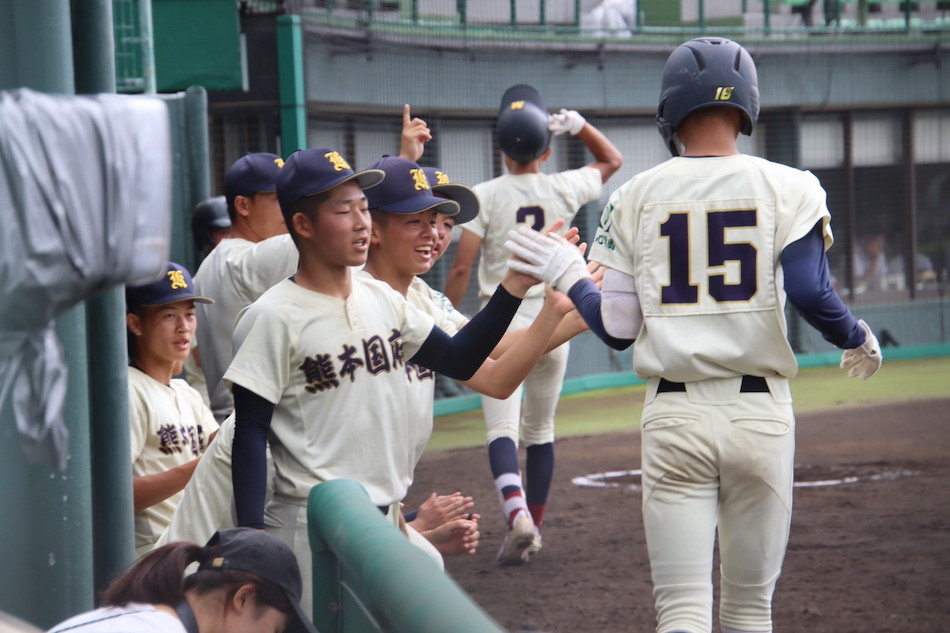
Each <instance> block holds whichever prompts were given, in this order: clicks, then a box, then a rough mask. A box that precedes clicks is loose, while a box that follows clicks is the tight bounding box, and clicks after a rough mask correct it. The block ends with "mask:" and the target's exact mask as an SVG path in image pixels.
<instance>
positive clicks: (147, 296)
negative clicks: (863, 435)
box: [125, 262, 214, 312]
mask: <svg viewBox="0 0 950 633" xmlns="http://www.w3.org/2000/svg"><path fill="white" fill-rule="evenodd" d="M188 299H190V300H192V301H195V302H197V303H214V299H210V298H208V297H202V296H199V295H196V294H195V284H194V282H193V281H192V280H191V275H190V274H189V273H188V270H187V269H186V268H185V267H184V266H181V265H179V264H176V263H175V262H168V264H167V265H166V266H165V272H164V273H163V274H162V276H161V277H159V278H158V279H156V280H154V281H149V282H146V283H142V284H134V285H128V286H126V287H125V307H126V310H127V311H129V312H131V311H132V310H134V309H135V308H138V307H140V306H161V305H165V304H168V303H175V302H176V301H185V300H188Z"/></svg>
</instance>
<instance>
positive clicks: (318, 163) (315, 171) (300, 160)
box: [277, 147, 385, 217]
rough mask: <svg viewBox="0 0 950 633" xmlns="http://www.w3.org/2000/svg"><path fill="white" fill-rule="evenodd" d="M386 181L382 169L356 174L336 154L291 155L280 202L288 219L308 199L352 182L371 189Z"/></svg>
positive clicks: (279, 192) (329, 151) (282, 174)
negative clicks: (301, 202) (296, 205)
mask: <svg viewBox="0 0 950 633" xmlns="http://www.w3.org/2000/svg"><path fill="white" fill-rule="evenodd" d="M384 177H385V174H384V173H383V172H382V171H379V170H378V169H367V170H365V171H353V168H352V167H350V165H349V163H347V162H346V160H344V158H343V157H342V156H340V153H339V152H337V151H336V150H332V149H328V148H325V147H321V148H318V149H301V150H297V151H296V152H294V153H293V154H291V155H290V158H288V159H287V161H286V162H285V163H284V168H283V169H281V170H280V177H279V178H278V179H277V199H278V200H279V201H280V209H281V211H283V212H284V217H290V216H291V215H292V211H291V209H293V206H294V204H296V202H297V201H298V200H300V199H301V198H303V197H304V196H314V195H316V194H318V193H323V192H324V191H327V190H328V189H332V188H333V187H336V186H337V185H340V184H343V183H344V182H347V181H350V180H355V181H356V184H358V185H359V187H360V189H368V188H370V187H374V186H376V185H378V184H379V183H380V182H382V180H383V178H384Z"/></svg>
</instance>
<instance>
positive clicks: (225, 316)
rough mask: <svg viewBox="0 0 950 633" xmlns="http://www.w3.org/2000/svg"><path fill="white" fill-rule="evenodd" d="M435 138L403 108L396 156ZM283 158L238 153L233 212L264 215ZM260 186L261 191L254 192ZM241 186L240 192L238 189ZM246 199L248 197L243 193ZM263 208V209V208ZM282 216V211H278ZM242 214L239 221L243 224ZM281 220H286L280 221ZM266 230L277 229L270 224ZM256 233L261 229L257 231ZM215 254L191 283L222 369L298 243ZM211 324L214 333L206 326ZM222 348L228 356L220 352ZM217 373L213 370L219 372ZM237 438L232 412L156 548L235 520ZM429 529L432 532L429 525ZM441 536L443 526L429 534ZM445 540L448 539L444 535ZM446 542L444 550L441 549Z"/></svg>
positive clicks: (429, 519) (434, 508) (432, 513)
mask: <svg viewBox="0 0 950 633" xmlns="http://www.w3.org/2000/svg"><path fill="white" fill-rule="evenodd" d="M431 138H432V135H431V133H430V131H429V128H428V126H427V125H426V123H425V121H423V120H422V119H419V118H418V117H412V116H411V115H410V111H409V106H408V105H407V106H405V108H404V109H403V127H402V134H401V137H400V156H417V155H421V153H422V151H423V149H424V146H425V143H427V142H428V141H429V140H430V139H431ZM282 164H283V161H280V160H279V159H278V158H277V157H276V156H275V155H274V154H248V155H246V156H244V157H243V158H241V159H239V160H238V161H237V162H236V163H235V164H234V165H233V166H232V168H231V170H230V171H229V173H228V177H226V179H225V187H226V190H227V191H229V192H230V194H231V197H232V198H233V199H234V205H233V206H234V207H235V208H234V212H235V216H236V217H243V215H244V214H243V213H240V212H238V208H240V209H242V210H243V211H246V212H247V213H246V215H247V222H250V217H251V216H252V215H254V216H256V215H257V214H259V213H269V212H270V210H271V209H270V208H269V202H270V199H271V197H272V196H273V195H275V194H272V193H270V192H273V191H275V190H276V186H277V185H276V175H277V173H278V171H279V168H280V165H282ZM256 189H261V191H263V192H264V194H260V193H259V192H258V193H255V192H254V190H256ZM241 192H243V193H241ZM268 194H269V195H268ZM242 198H247V199H242ZM261 206H264V210H263V211H261V208H260V207H261ZM281 218H283V215H281ZM244 222H245V221H244V220H241V221H240V223H242V224H243V223H244ZM285 226H286V223H285ZM269 230H270V232H274V231H276V229H274V228H271V229H269ZM248 232H250V231H248ZM254 233H255V234H258V235H259V234H260V233H261V230H260V229H259V230H256V231H254ZM212 255H213V257H210V256H209V258H208V260H211V261H208V260H206V261H205V262H203V263H202V266H201V267H199V269H198V273H196V275H195V283H196V284H197V285H198V286H199V288H201V289H203V290H202V292H204V293H205V294H209V295H213V296H214V297H215V298H216V300H217V301H216V303H215V306H214V307H215V309H216V310H214V311H211V310H209V311H199V315H198V316H199V322H201V321H202V316H204V318H205V319H206V320H205V325H204V326H202V328H200V330H201V331H204V332H205V334H206V337H205V340H212V341H213V343H214V349H215V350H217V351H218V353H219V354H220V358H219V361H218V366H219V367H220V373H221V375H223V373H224V369H226V368H227V366H228V365H229V364H230V362H231V357H232V354H233V348H232V338H233V333H234V320H235V318H236V317H237V315H238V313H239V312H240V311H241V310H242V309H243V308H245V307H247V306H248V305H250V304H251V303H253V302H254V301H255V300H256V299H257V298H258V297H259V296H260V295H261V294H262V293H263V292H264V291H265V290H266V289H267V288H270V287H271V286H273V285H274V284H276V283H277V282H279V281H280V280H282V279H285V278H287V277H289V276H290V275H292V274H293V273H294V271H295V270H296V268H297V249H296V248H295V247H294V245H293V241H292V240H291V238H290V235H289V234H288V233H287V232H286V229H285V230H284V232H283V233H281V234H279V235H274V236H273V237H269V238H266V239H263V240H261V241H259V242H253V236H251V237H249V238H247V239H244V238H239V237H234V236H232V238H231V239H226V240H223V247H218V248H216V249H215V250H214V251H213V252H212ZM208 328H212V332H213V333H211V334H208V332H207V331H206V330H207V329H208ZM225 351H226V355H225ZM216 373H217V372H216ZM221 389H223V391H224V392H225V395H226V400H225V401H226V403H227V406H225V408H224V409H223V410H220V411H219V412H218V415H223V414H224V413H225V412H228V411H230V407H231V405H230V402H231V400H230V390H228V389H227V388H224V387H222V388H220V389H219V390H221ZM233 437H234V419H233V416H228V417H225V418H224V419H223V420H222V421H221V426H220V429H219V432H218V433H217V435H216V436H215V439H214V440H213V441H212V442H211V445H210V446H209V448H208V455H207V456H206V459H203V460H202V461H201V462H200V463H199V464H198V467H197V468H196V469H195V474H194V476H193V478H192V479H191V480H190V481H189V482H188V485H187V486H186V488H185V491H184V495H183V497H182V499H181V502H180V503H179V505H178V508H177V510H176V512H175V514H174V515H173V516H172V519H171V522H170V524H169V526H168V529H166V530H165V532H163V533H162V536H161V537H159V540H158V541H157V542H156V547H158V546H160V545H163V544H165V543H170V542H174V541H177V540H184V541H192V542H198V543H200V542H203V541H205V540H206V539H208V538H209V537H210V536H211V534H213V533H214V531H215V530H217V529H219V528H228V527H233V526H234V525H235V519H234V517H233V511H232V506H233V494H232V485H231V442H232V439H233ZM463 499H468V501H467V502H463V503H461V504H457V503H456V501H457V500H458V499H457V498H456V496H455V495H437V498H436V501H435V502H433V503H431V504H423V506H422V507H420V511H421V517H420V518H422V519H423V522H425V523H426V524H427V525H429V526H434V527H438V528H440V529H443V528H442V526H443V524H444V523H446V521H445V517H446V516H454V515H447V514H446V513H444V512H443V511H442V509H443V508H444V507H449V508H453V509H454V511H457V512H462V511H463V510H464V512H465V513H468V511H469V510H470V509H471V506H470V505H469V504H470V503H471V499H470V498H469V497H464V498H463ZM434 527H430V531H431V530H432V529H434ZM433 537H434V538H442V532H439V533H437V534H433ZM442 540H445V539H444V538H443V539H442ZM444 550H445V548H443V551H444Z"/></svg>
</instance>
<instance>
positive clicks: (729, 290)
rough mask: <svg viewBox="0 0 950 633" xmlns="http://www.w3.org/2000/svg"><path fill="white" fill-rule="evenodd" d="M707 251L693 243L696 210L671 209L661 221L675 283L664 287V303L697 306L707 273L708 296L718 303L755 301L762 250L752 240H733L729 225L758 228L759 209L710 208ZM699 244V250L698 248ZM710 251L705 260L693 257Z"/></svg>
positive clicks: (662, 295)
mask: <svg viewBox="0 0 950 633" xmlns="http://www.w3.org/2000/svg"><path fill="white" fill-rule="evenodd" d="M705 215H706V235H705V236H704V237H705V249H703V248H702V246H703V245H702V244H693V243H691V241H690V240H691V237H692V236H693V232H692V231H691V230H690V229H691V228H692V227H690V214H689V213H686V212H674V213H670V214H669V215H668V216H667V218H666V220H665V221H664V222H662V223H661V224H660V236H661V237H663V238H666V240H667V243H668V244H667V245H668V250H669V271H670V283H669V284H668V285H664V286H661V288H660V303H661V304H664V305H670V304H696V303H700V302H701V298H700V296H699V292H700V283H697V282H701V281H702V279H698V278H697V276H702V277H704V278H705V281H706V288H707V294H708V295H709V296H710V297H711V298H712V299H713V300H714V301H715V302H716V303H726V302H730V303H731V302H742V301H749V300H751V299H752V297H754V296H755V294H756V292H757V291H758V269H757V268H758V264H757V261H758V249H757V248H756V247H755V245H754V244H753V243H751V242H748V241H732V240H730V239H729V229H755V228H757V217H756V216H757V214H756V210H755V209H735V210H727V211H709V212H707V213H706V214H705ZM697 247H698V248H697ZM703 250H705V259H706V261H705V264H704V265H700V266H696V264H699V262H693V261H691V257H692V256H693V255H694V254H697V255H699V254H702V253H703Z"/></svg>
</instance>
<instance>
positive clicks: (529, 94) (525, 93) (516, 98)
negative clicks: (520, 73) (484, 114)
mask: <svg viewBox="0 0 950 633" xmlns="http://www.w3.org/2000/svg"><path fill="white" fill-rule="evenodd" d="M520 101H526V102H528V103H533V104H534V105H536V106H538V107H539V108H541V110H544V111H545V112H547V110H545V108H544V100H543V99H542V98H541V93H540V92H538V91H537V90H536V89H535V88H534V87H532V86H529V85H528V84H517V85H514V86H512V87H511V88H508V90H505V94H503V95H502V96H501V106H500V107H499V108H498V113H499V114H501V113H502V112H504V111H505V110H507V109H509V108H510V107H511V104H512V103H518V102H520Z"/></svg>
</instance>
